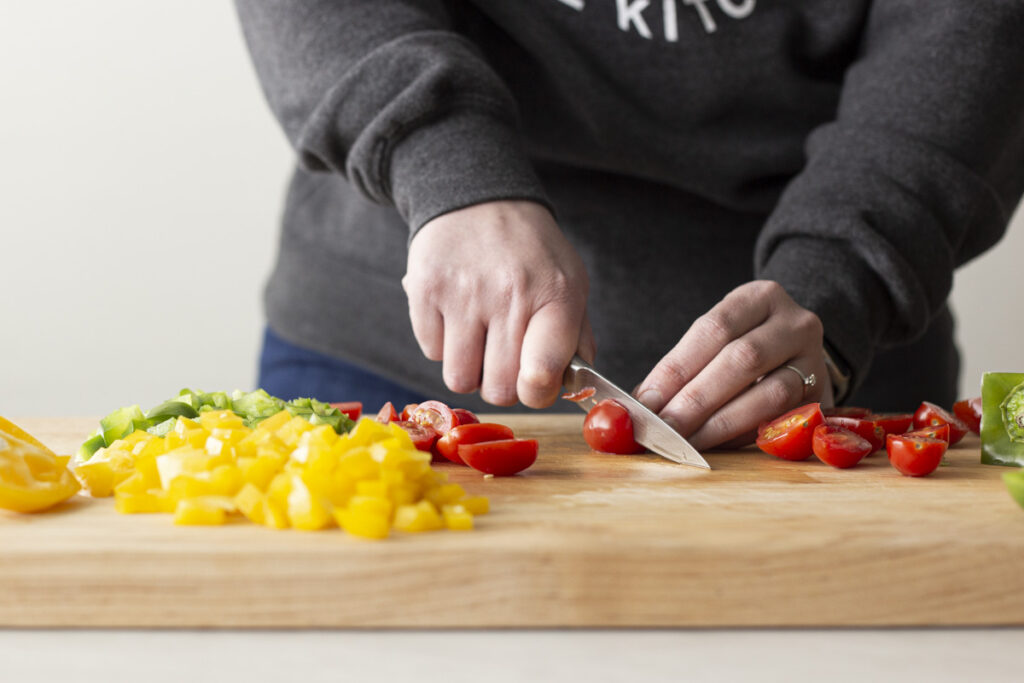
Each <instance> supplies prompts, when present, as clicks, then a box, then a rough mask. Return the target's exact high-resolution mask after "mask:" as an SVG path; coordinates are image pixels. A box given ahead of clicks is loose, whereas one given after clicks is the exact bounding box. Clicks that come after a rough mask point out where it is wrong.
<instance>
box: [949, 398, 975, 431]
mask: <svg viewBox="0 0 1024 683" xmlns="http://www.w3.org/2000/svg"><path fill="white" fill-rule="evenodd" d="M953 414H954V415H956V416H957V417H959V418H960V419H961V420H963V421H964V423H965V424H966V425H967V428H968V429H970V430H971V431H972V432H974V433H975V434H978V433H980V432H981V396H978V397H976V398H965V399H964V400H962V401H957V402H956V403H954V404H953Z"/></svg>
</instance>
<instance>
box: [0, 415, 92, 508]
mask: <svg viewBox="0 0 1024 683" xmlns="http://www.w3.org/2000/svg"><path fill="white" fill-rule="evenodd" d="M0 420H2V418H0ZM21 435H26V436H27V433H26V432H25V431H24V430H22V429H21V428H20V427H17V426H16V425H13V423H11V422H9V421H7V420H3V421H2V422H0V508H6V509H8V510H14V511H16V512H37V511H39V510H45V509H46V508H50V507H53V506H54V505H56V504H57V503H60V502H62V501H64V500H67V499H68V498H70V497H71V496H73V495H74V494H75V493H76V492H78V490H79V484H78V482H77V481H76V480H75V477H74V475H72V474H71V472H69V471H68V469H67V466H66V464H65V463H64V462H61V460H60V459H58V457H57V456H56V455H54V453H53V451H51V450H50V449H49V448H46V447H45V446H41V445H38V444H39V442H38V440H37V439H35V438H34V437H29V438H27V439H23V438H21Z"/></svg>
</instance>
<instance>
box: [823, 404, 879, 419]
mask: <svg viewBox="0 0 1024 683" xmlns="http://www.w3.org/2000/svg"><path fill="white" fill-rule="evenodd" d="M821 414H822V415H824V416H825V417H827V418H828V417H856V418H859V419H861V420H863V419H864V418H866V417H867V416H868V415H870V414H871V411H870V410H868V409H867V408H861V407H859V406H833V407H831V408H822V409H821Z"/></svg>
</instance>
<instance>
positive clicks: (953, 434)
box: [914, 401, 970, 446]
mask: <svg viewBox="0 0 1024 683" xmlns="http://www.w3.org/2000/svg"><path fill="white" fill-rule="evenodd" d="M942 424H948V425H949V445H950V446H952V445H953V444H955V443H956V442H958V441H959V440H960V439H962V438H964V437H965V436H966V435H967V432H968V431H970V430H969V428H968V426H967V423H965V422H964V421H963V420H961V419H960V418H959V417H957V416H955V415H952V414H951V413H950V412H949V411H947V410H945V409H944V408H940V407H939V406H937V405H935V404H934V403H929V402H928V401H924V402H923V403H921V405H920V407H919V408H918V409H917V412H916V413H914V429H923V428H924V427H938V426H939V425H942Z"/></svg>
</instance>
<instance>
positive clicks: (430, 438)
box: [392, 420, 440, 453]
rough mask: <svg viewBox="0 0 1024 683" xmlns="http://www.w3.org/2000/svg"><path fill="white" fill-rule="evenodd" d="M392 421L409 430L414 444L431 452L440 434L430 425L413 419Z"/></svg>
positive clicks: (422, 449) (419, 448)
mask: <svg viewBox="0 0 1024 683" xmlns="http://www.w3.org/2000/svg"><path fill="white" fill-rule="evenodd" d="M392 422H394V423H395V424H396V425H398V426H399V427H401V428H402V429H404V430H405V431H406V432H408V434H409V437H410V438H412V445H413V446H415V447H416V449H417V450H420V451H426V452H428V453H429V452H431V449H432V448H433V446H434V442H435V441H437V438H438V437H439V436H440V434H438V433H437V431H435V430H434V428H433V427H431V426H430V425H424V424H420V423H419V422H413V421H412V420H392Z"/></svg>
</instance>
